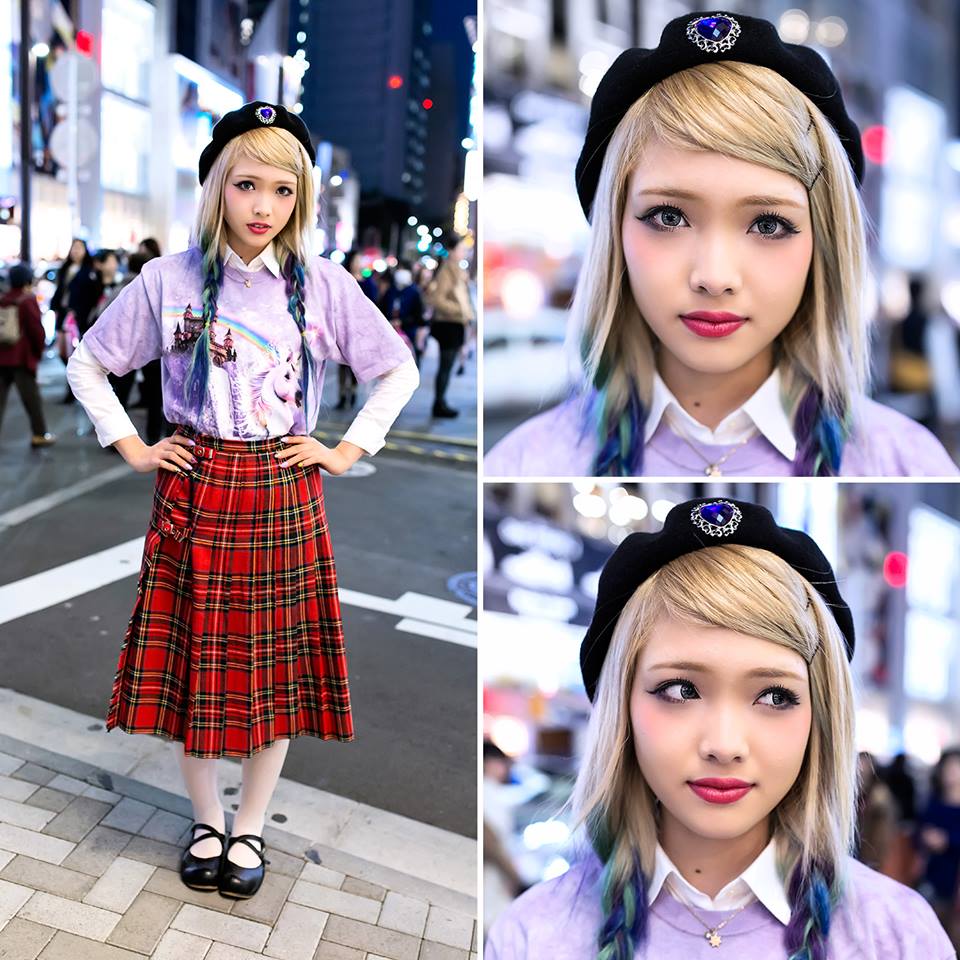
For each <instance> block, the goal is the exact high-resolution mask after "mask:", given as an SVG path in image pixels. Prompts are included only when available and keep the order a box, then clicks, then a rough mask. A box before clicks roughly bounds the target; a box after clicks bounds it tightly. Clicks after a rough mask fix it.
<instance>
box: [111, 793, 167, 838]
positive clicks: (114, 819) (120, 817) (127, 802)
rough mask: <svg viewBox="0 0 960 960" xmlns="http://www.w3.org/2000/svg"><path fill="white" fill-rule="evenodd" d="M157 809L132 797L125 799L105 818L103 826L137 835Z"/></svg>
mask: <svg viewBox="0 0 960 960" xmlns="http://www.w3.org/2000/svg"><path fill="white" fill-rule="evenodd" d="M156 809H157V808H156V807H152V806H151V805H150V804H149V803H141V802H140V801H139V800H134V799H133V798H132V797H124V798H123V799H122V800H121V801H120V802H119V803H118V804H117V805H116V806H115V807H114V808H113V809H112V810H111V811H110V813H109V814H107V816H105V817H104V818H103V821H102V825H103V826H105V827H112V828H113V829H114V830H126V831H127V833H137V832H138V831H139V830H140V828H141V827H142V826H143V825H144V824H145V823H146V822H147V821H148V820H149V819H150V818H151V817H152V816H153V814H154V811H155V810H156Z"/></svg>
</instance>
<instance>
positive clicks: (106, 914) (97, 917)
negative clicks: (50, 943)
mask: <svg viewBox="0 0 960 960" xmlns="http://www.w3.org/2000/svg"><path fill="white" fill-rule="evenodd" d="M20 916H21V917H23V918H24V919H25V920H33V921H35V922H36V923H43V924H46V926H48V927H56V928H57V929H58V930H65V931H66V932H67V933H75V934H76V935H77V936H78V937H86V938H87V939H88V940H100V941H103V940H106V939H107V937H109V936H110V934H111V932H112V931H113V928H114V927H115V926H116V925H117V923H119V921H120V914H119V913H113V912H112V911H111V910H101V909H100V907H90V906H87V904H85V903H78V902H77V901H76V900H67V899H66V898H64V897H57V896H54V895H53V894H52V893H39V892H38V893H35V894H34V895H33V896H32V897H31V898H30V899H29V900H28V901H27V903H26V904H24V906H22V907H21V908H20Z"/></svg>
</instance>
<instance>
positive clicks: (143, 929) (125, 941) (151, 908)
mask: <svg viewBox="0 0 960 960" xmlns="http://www.w3.org/2000/svg"><path fill="white" fill-rule="evenodd" d="M179 909H180V903H179V902H178V901H176V900H171V899H170V897H161V896H159V895H158V894H156V893H148V892H147V891H146V890H144V891H141V893H140V895H139V896H138V897H137V899H136V900H134V901H133V903H132V904H131V906H130V908H129V909H128V910H127V911H126V913H124V915H123V919H122V920H121V921H120V922H119V923H118V924H117V925H116V926H115V927H114V928H113V933H111V934H110V936H109V937H107V942H108V943H113V944H115V945H116V946H118V947H124V948H126V949H127V950H135V951H136V952H137V953H146V954H150V953H152V952H153V950H154V948H155V947H156V946H157V944H158V943H159V941H160V937H161V936H163V932H164V931H165V930H166V929H167V927H168V926H170V921H171V920H172V919H173V918H174V916H175V915H176V913H177V911H178V910H179ZM184 936H186V934H184ZM204 942H206V941H204ZM200 956H203V954H200ZM177 960H179V958H177Z"/></svg>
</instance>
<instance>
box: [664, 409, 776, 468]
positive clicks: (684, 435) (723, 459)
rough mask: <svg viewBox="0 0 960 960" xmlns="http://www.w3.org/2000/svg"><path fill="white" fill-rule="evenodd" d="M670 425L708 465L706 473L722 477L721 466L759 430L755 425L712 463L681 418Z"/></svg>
mask: <svg viewBox="0 0 960 960" xmlns="http://www.w3.org/2000/svg"><path fill="white" fill-rule="evenodd" d="M670 427H671V428H672V429H674V430H676V432H677V435H678V436H679V437H680V439H681V440H682V441H683V442H684V443H685V444H686V445H687V446H688V447H689V448H690V449H691V450H692V451H693V452H694V453H695V454H696V455H697V456H698V457H699V458H700V459H701V460H702V461H703V462H704V463H705V464H706V465H707V466H706V468H705V469H704V471H703V472H704V475H705V476H708V477H722V476H723V473H722V472H721V470H720V467H722V466H723V464H725V463H726V462H727V461H728V460H729V459H730V458H731V457H732V456H733V455H734V454H735V453H736V452H737V451H738V450H739V449H740V448H741V447H742V446H744V445H745V444H747V443H749V442H750V441H751V440H752V439H753V436H754V434H755V433H756V432H757V428H756V427H753V428H752V429H751V430H750V432H749V433H748V434H747V435H746V436H745V437H744V438H743V439H742V440H741V441H740V442H739V443H735V444H734V445H733V446H732V447H731V448H730V449H729V450H728V451H727V452H726V453H725V454H724V455H723V456H722V457H720V459H719V460H714V461H713V462H712V463H711V462H710V460H709V459H708V458H707V457H705V456H704V455H703V453H702V452H701V451H700V450H699V448H698V447H697V446H696V445H695V444H694V442H693V440H691V439H690V437H689V436H688V435H687V433H686V431H685V430H684V429H683V427H682V426H681V425H680V421H679V420H675V421H674V422H671V423H670Z"/></svg>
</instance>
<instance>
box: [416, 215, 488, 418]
mask: <svg viewBox="0 0 960 960" xmlns="http://www.w3.org/2000/svg"><path fill="white" fill-rule="evenodd" d="M443 245H444V247H445V248H446V251H447V256H446V257H445V258H444V259H443V260H441V261H440V264H439V265H438V267H437V270H436V273H434V275H433V279H432V280H431V281H430V286H428V287H427V289H426V291H425V296H426V301H427V303H428V304H429V306H430V307H431V309H432V311H433V313H432V315H431V319H430V333H431V335H432V336H433V338H434V339H435V340H436V341H437V344H438V346H439V347H440V364H439V366H438V368H437V379H436V383H435V386H434V394H433V416H434V417H456V416H458V414H459V411H458V410H455V409H454V408H453V407H451V406H450V405H449V404H448V403H447V387H448V386H449V384H450V373H451V371H452V370H453V365H454V363H456V360H457V356H458V355H459V353H460V348H461V347H462V346H463V344H464V341H465V339H466V328H467V325H468V324H469V323H470V322H471V321H472V320H473V319H474V317H475V316H476V314H475V312H474V309H473V304H472V302H471V301H470V289H469V285H468V282H467V271H466V270H464V268H463V267H462V266H461V264H460V261H461V260H463V258H464V257H465V256H466V255H467V245H466V243H465V242H464V240H463V238H462V237H460V236H459V235H457V234H455V233H454V234H448V235H447V236H445V237H444V240H443Z"/></svg>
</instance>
